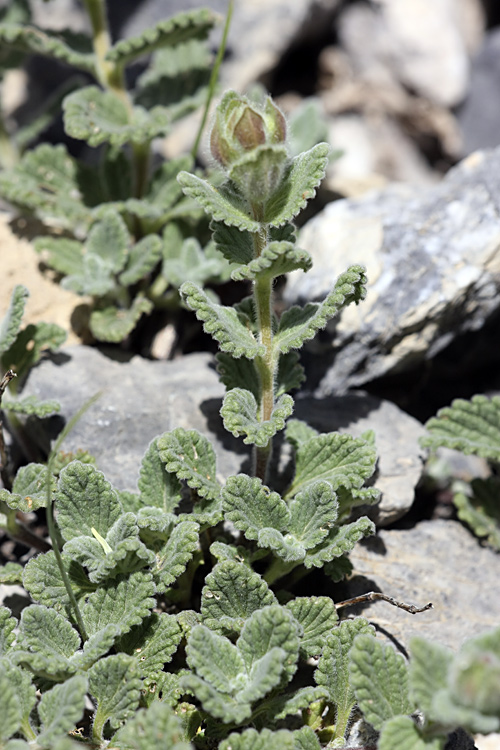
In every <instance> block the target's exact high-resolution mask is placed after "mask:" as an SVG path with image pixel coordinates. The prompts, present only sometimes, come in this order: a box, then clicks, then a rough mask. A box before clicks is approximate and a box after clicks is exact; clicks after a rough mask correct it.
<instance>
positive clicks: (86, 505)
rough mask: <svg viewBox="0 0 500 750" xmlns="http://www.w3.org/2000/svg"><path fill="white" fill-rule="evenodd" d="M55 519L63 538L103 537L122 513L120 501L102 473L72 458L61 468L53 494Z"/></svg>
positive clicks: (67, 539)
mask: <svg viewBox="0 0 500 750" xmlns="http://www.w3.org/2000/svg"><path fill="white" fill-rule="evenodd" d="M55 503H56V509H57V523H58V525H59V528H60V529H61V533H62V535H63V537H64V539H65V540H66V541H69V540H70V539H73V538H74V537H77V536H82V535H85V536H88V537H94V534H93V533H92V529H95V530H96V531H98V532H99V534H100V535H101V536H103V537H106V534H107V533H108V531H109V530H110V529H111V527H112V526H113V524H114V523H115V522H116V521H117V520H118V518H119V517H120V516H121V515H122V509H121V506H120V501H119V500H118V497H117V495H116V492H115V491H114V490H113V488H112V487H111V485H110V483H109V482H108V481H107V480H106V478H105V477H104V474H103V473H102V472H100V471H98V470H97V469H96V468H95V466H92V465H91V464H83V463H81V462H80V461H73V462H72V463H70V464H69V465H68V466H66V468H65V469H63V470H62V471H61V474H60V476H59V482H58V488H57V492H56V494H55Z"/></svg>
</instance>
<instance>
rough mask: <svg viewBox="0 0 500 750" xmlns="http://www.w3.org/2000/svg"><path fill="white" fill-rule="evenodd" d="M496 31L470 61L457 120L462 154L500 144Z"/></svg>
mask: <svg viewBox="0 0 500 750" xmlns="http://www.w3.org/2000/svg"><path fill="white" fill-rule="evenodd" d="M499 90H500V29H499V28H496V29H492V30H491V31H490V32H488V34H487V35H486V36H485V39H484V42H483V45H482V47H481V49H480V50H479V52H478V54H477V55H476V56H475V57H474V59H473V60H472V66H471V79H470V86H469V91H468V95H467V99H466V100H465V102H464V104H463V105H462V107H461V108H460V109H459V111H458V114H457V117H458V124H459V126H460V129H461V132H462V138H463V153H464V154H469V153H471V152H472V151H475V150H476V149H480V148H491V147H493V146H498V145H499V144H500V127H499V123H500V98H499V96H498V91H499Z"/></svg>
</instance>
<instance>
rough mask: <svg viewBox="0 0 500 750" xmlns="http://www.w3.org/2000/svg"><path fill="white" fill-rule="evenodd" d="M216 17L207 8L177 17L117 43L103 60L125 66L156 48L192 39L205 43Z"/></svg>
mask: <svg viewBox="0 0 500 750" xmlns="http://www.w3.org/2000/svg"><path fill="white" fill-rule="evenodd" d="M216 21H217V16H216V15H215V14H214V13H213V12H212V11H211V10H208V9H207V8H199V9H197V10H192V11H187V12H185V13H178V14H177V15H175V16H173V17H172V18H168V19H166V20H165V21H160V23H157V24H156V26H154V27H152V28H150V29H146V30H145V31H143V32H142V34H141V35H140V36H133V37H129V38H128V39H122V40H121V41H119V42H117V43H116V44H115V45H113V47H111V49H110V50H109V51H108V53H107V55H106V59H107V60H110V61H111V62H115V63H117V64H118V65H126V64H128V63H130V62H131V61H132V60H135V59H137V58H138V57H141V56H143V55H148V54H150V53H151V52H153V51H154V50H157V49H158V48H159V47H163V46H167V45H168V46H170V47H174V46H177V45H178V44H182V43H184V42H187V41H189V40H191V39H198V40H204V39H206V38H207V37H208V34H209V32H210V31H211V29H212V28H213V27H214V25H215V23H216Z"/></svg>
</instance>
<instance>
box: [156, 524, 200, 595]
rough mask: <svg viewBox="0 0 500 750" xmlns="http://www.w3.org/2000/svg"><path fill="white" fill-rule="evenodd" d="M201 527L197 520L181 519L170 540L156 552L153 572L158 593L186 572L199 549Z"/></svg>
mask: <svg viewBox="0 0 500 750" xmlns="http://www.w3.org/2000/svg"><path fill="white" fill-rule="evenodd" d="M199 532H200V527H199V525H198V524H197V523H196V522H195V521H181V522H180V523H179V524H178V525H177V526H176V527H175V528H174V530H173V531H172V534H171V535H170V538H169V539H168V541H167V542H166V543H165V544H164V545H163V546H162V547H161V548H160V549H159V550H157V552H156V565H155V566H154V567H153V569H152V570H153V574H154V577H155V581H156V584H157V590H158V593H164V592H165V590H166V589H167V588H168V587H169V586H171V585H172V584H173V583H174V582H175V581H176V579H177V578H178V577H179V576H180V575H182V573H184V570H185V569H186V565H187V564H188V562H189V561H190V560H191V558H192V557H193V553H194V552H195V550H196V549H198V545H199Z"/></svg>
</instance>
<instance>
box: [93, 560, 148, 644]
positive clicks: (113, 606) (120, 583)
mask: <svg viewBox="0 0 500 750" xmlns="http://www.w3.org/2000/svg"><path fill="white" fill-rule="evenodd" d="M155 591H156V589H155V585H154V583H153V580H152V576H151V574H150V573H143V572H142V571H137V572H136V573H131V574H130V575H128V576H124V575H120V576H117V577H116V578H114V579H113V580H112V581H110V582H109V583H105V584H101V586H100V588H99V589H97V591H94V592H93V593H92V594H90V596H89V597H88V599H87V602H86V604H85V605H84V606H83V607H82V618H83V622H84V625H85V628H86V630H87V633H88V635H94V634H95V633H98V632H99V631H100V630H102V629H103V628H105V627H106V626H107V625H116V626H117V627H118V628H119V630H120V633H122V634H123V633H126V632H127V631H128V630H130V629H131V628H132V627H133V626H134V625H139V623H141V622H142V620H144V618H146V617H149V615H150V611H151V609H152V608H153V607H154V606H155V600H154V599H153V596H154V594H155Z"/></svg>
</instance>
